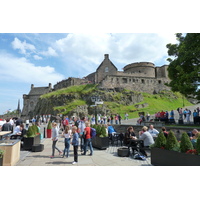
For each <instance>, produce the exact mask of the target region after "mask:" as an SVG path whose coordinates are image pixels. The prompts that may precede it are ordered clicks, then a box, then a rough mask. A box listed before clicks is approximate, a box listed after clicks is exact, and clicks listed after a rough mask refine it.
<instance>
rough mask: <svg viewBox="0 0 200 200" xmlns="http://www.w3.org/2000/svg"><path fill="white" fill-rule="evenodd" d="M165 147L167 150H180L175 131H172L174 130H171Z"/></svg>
mask: <svg viewBox="0 0 200 200" xmlns="http://www.w3.org/2000/svg"><path fill="white" fill-rule="evenodd" d="M165 148H166V149H167V150H173V151H179V150H180V145H179V143H178V141H177V139H176V136H175V135H174V132H172V131H169V134H168V136H167V141H166V146H165Z"/></svg>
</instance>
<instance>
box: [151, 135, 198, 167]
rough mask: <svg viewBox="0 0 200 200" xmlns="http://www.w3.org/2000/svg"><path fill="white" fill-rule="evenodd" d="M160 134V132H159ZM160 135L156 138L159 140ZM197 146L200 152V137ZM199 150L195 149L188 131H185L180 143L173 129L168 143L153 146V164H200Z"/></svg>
mask: <svg viewBox="0 0 200 200" xmlns="http://www.w3.org/2000/svg"><path fill="white" fill-rule="evenodd" d="M159 134H160V133H159ZM158 139H159V137H158V138H157V139H156V140H158ZM197 142H198V143H197V144H196V148H198V149H199V150H198V151H199V154H200V138H198V139H197ZM198 151H197V150H196V149H193V147H192V145H191V141H190V140H189V137H188V135H187V133H183V134H182V136H181V140H180V143H179V142H178V140H177V139H176V137H175V135H174V133H173V132H172V131H170V132H169V135H168V137H167V140H166V144H165V145H162V146H157V145H156V143H155V144H154V145H152V146H151V164H152V165H158V166H200V156H199V155H198Z"/></svg>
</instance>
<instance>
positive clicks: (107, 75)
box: [22, 54, 170, 117]
mask: <svg viewBox="0 0 200 200" xmlns="http://www.w3.org/2000/svg"><path fill="white" fill-rule="evenodd" d="M104 56H105V57H104V60H103V61H102V63H101V64H100V65H99V67H98V68H97V69H96V72H93V73H91V74H89V75H87V76H86V77H84V78H73V77H69V78H68V79H65V80H62V81H60V82H58V83H57V84H55V85H54V86H53V88H52V85H51V83H49V86H47V87H34V85H33V84H32V85H31V90H30V92H29V94H28V95H25V94H24V95H23V100H24V103H23V110H22V117H23V116H24V117H25V116H29V113H30V112H32V111H33V110H34V108H35V106H36V104H37V102H38V99H39V97H40V96H41V95H43V94H46V93H48V92H51V91H55V90H58V89H61V88H65V87H69V86H73V85H81V84H88V83H93V84H98V86H99V88H104V89H119V88H125V89H129V90H132V91H138V92H147V93H151V94H156V93H159V92H160V91H162V90H169V89H170V88H169V87H167V86H166V85H165V83H168V82H169V78H168V71H167V67H168V66H167V65H163V66H155V65H154V64H153V63H151V62H137V63H132V64H128V65H126V66H124V68H123V71H118V70H117V67H116V66H115V65H114V64H113V63H112V62H111V61H110V59H109V55H108V54H105V55H104Z"/></svg>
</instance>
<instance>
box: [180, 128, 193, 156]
mask: <svg viewBox="0 0 200 200" xmlns="http://www.w3.org/2000/svg"><path fill="white" fill-rule="evenodd" d="M192 149H193V145H192V142H191V141H190V138H189V136H188V134H187V133H185V132H184V133H183V134H182V136H181V143H180V150H181V152H183V153H185V152H187V151H188V150H192Z"/></svg>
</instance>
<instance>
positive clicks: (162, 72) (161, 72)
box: [156, 65, 168, 78]
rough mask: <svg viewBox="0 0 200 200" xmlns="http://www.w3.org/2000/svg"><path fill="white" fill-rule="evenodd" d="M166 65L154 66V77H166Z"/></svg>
mask: <svg viewBox="0 0 200 200" xmlns="http://www.w3.org/2000/svg"><path fill="white" fill-rule="evenodd" d="M167 67H168V66H167V65H163V66H161V67H156V77H157V78H162V77H165V78H167V77H168V71H167Z"/></svg>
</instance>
